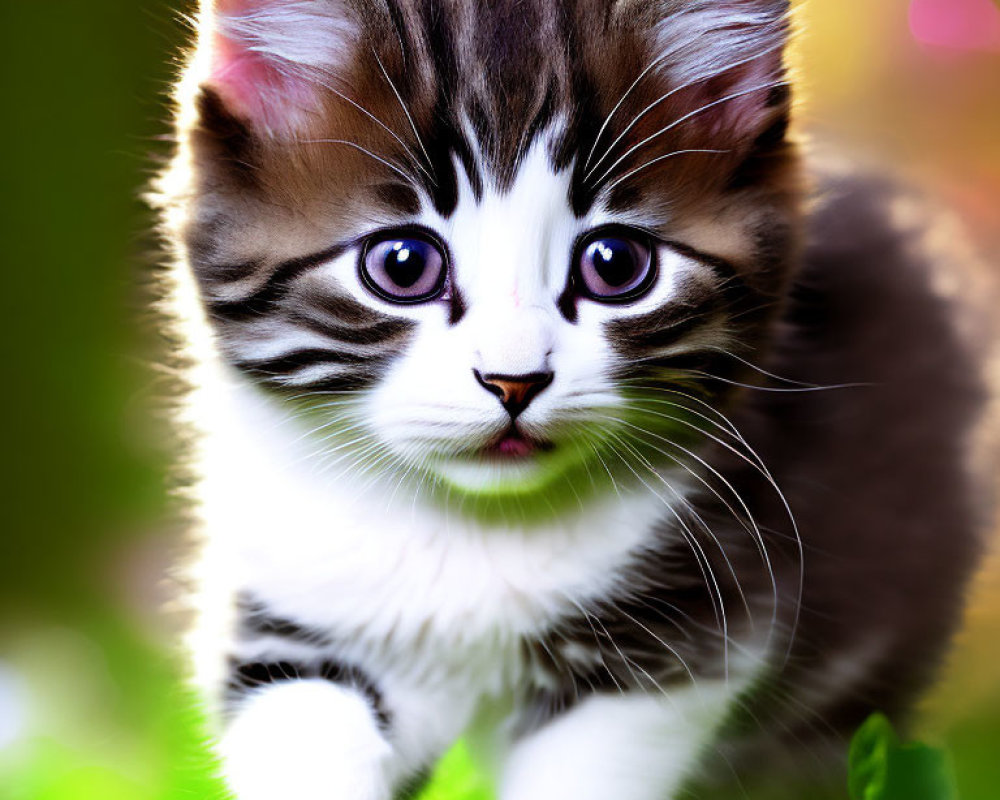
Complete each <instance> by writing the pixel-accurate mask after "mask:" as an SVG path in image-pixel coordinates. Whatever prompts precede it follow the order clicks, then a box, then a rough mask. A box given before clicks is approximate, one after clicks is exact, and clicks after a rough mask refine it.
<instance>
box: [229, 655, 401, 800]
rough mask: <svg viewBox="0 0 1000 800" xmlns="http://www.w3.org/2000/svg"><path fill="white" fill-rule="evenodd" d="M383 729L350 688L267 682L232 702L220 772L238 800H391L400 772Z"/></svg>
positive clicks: (367, 701) (313, 681) (320, 681)
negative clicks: (395, 780)
mask: <svg viewBox="0 0 1000 800" xmlns="http://www.w3.org/2000/svg"><path fill="white" fill-rule="evenodd" d="M263 666H264V665H262V667H263ZM266 666H273V667H274V668H275V669H277V670H280V671H285V672H287V671H288V667H289V666H291V665H287V664H284V665H283V664H277V665H266ZM289 677H292V676H289ZM387 724H388V722H387V720H386V718H385V716H384V715H383V714H381V713H380V711H379V709H377V708H376V707H375V704H374V703H373V702H372V698H371V697H370V696H366V694H365V693H364V692H363V691H362V690H361V689H359V688H358V687H357V686H352V685H350V684H349V683H340V682H335V681H330V680H326V679H324V678H305V679H298V678H294V679H290V680H278V681H274V682H268V683H266V684H265V685H262V686H260V687H258V688H255V689H252V690H251V691H249V692H247V693H245V694H244V695H243V696H242V697H240V699H239V700H238V701H237V702H236V704H235V706H234V713H233V716H232V718H231V720H230V722H229V724H228V725H227V728H226V730H225V733H224V734H223V736H222V738H221V741H220V744H219V753H220V756H221V758H222V767H223V772H224V775H225V777H226V780H227V782H228V785H229V787H230V788H231V790H232V791H233V792H234V794H235V796H236V798H238V800H286V798H287V799H288V800H388V798H390V797H391V794H392V784H393V776H394V775H398V773H399V766H398V764H397V763H395V761H396V760H395V757H394V752H393V748H392V746H391V744H390V742H389V739H388V736H387V731H386V725H387Z"/></svg>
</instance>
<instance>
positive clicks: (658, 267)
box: [159, 0, 983, 800]
mask: <svg viewBox="0 0 1000 800" xmlns="http://www.w3.org/2000/svg"><path fill="white" fill-rule="evenodd" d="M197 28H198V37H197V46H196V48H195V50H194V52H193V54H192V56H191V58H190V60H189V63H188V65H187V68H186V69H185V71H184V76H183V79H182V81H181V84H180V87H179V91H178V99H179V118H178V130H179V136H180V138H179V141H180V144H179V149H178V152H177V155H176V158H175V160H174V162H173V165H172V167H171V168H170V169H169V170H168V171H167V172H166V174H165V175H164V176H163V178H162V180H161V184H160V198H159V203H160V204H161V207H162V209H163V215H164V221H165V229H166V231H167V234H168V236H169V237H170V239H171V241H172V243H173V245H174V246H175V247H176V251H177V254H178V264H177V268H176V270H175V271H174V274H173V277H174V292H173V302H174V307H175V309H176V313H177V315H178V319H179V322H180V324H181V327H182V329H183V331H184V332H185V335H186V337H187V338H186V343H187V353H188V355H189V356H190V357H191V359H192V361H193V366H192V370H191V372H192V385H193V390H192V392H191V395H190V397H189V402H188V404H187V406H186V409H187V413H188V421H189V422H190V423H191V424H192V425H194V426H195V428H196V429H197V431H198V434H199V438H198V444H197V446H196V462H195V463H196V466H197V471H198V474H199V480H198V498H199V506H198V507H199V512H200V515H201V518H202V522H203V525H202V532H203V546H202V553H201V557H200V561H199V566H198V567H197V569H196V570H195V572H196V577H197V580H198V583H199V586H200V599H199V603H200V610H201V622H200V624H199V626H198V629H197V631H196V632H195V634H194V635H193V637H192V652H193V654H194V658H195V661H196V667H197V678H198V680H199V681H200V683H201V685H202V686H203V687H204V688H205V692H206V698H207V699H208V700H209V701H210V702H212V703H213V705H214V707H215V708H216V712H217V719H218V720H219V727H220V730H219V745H218V746H219V752H220V754H221V757H222V764H223V769H224V773H225V776H226V779H227V780H228V782H229V785H230V786H231V787H232V790H233V792H234V794H235V795H236V797H238V798H239V799H240V800H270V799H271V798H297V799H304V798H330V799H331V800H340V799H344V800H346V798H352V800H388V798H392V797H394V796H402V795H403V794H404V793H405V792H407V791H409V790H411V789H412V788H413V787H414V786H417V785H418V784H419V781H420V778H421V776H423V775H426V773H427V772H428V770H429V769H431V768H432V767H433V765H434V763H435V761H436V760H437V759H438V758H439V757H440V756H441V754H442V753H443V752H445V751H446V750H447V749H448V748H449V747H450V746H451V745H452V743H454V742H455V741H456V740H457V739H458V738H459V737H464V738H465V739H466V741H467V742H468V743H469V746H470V748H471V749H472V751H473V752H474V753H475V754H476V755H477V756H478V757H479V759H480V760H481V762H482V763H483V765H484V768H485V769H486V770H487V771H488V772H489V773H490V774H492V775H493V776H494V777H495V780H496V783H497V787H498V793H499V797H500V798H504V799H508V798H516V799H517V800H534V799H535V798H537V799H538V800H541V799H542V798H546V799H547V800H551V799H552V798H563V797H565V798H574V799H575V800H586V799H587V798H594V799H595V800H596V798H619V799H621V800H647V799H648V800H662V799H663V798H667V797H676V796H678V792H680V791H681V786H682V784H683V782H684V781H685V780H688V779H690V778H694V777H697V776H698V775H699V774H701V775H702V777H705V776H706V775H708V777H711V774H709V773H715V772H718V774H722V775H723V780H722V782H723V783H724V782H725V780H724V777H725V775H726V774H729V775H733V774H734V773H735V774H736V775H742V776H745V775H747V774H749V772H751V771H752V769H751V768H752V767H753V766H761V765H762V764H768V765H770V766H772V767H774V766H775V765H776V764H779V763H782V762H781V760H780V754H782V753H784V754H785V755H786V758H787V761H788V762H789V763H794V764H796V765H798V766H801V765H802V763H803V761H805V760H807V758H813V757H814V756H815V754H816V753H817V752H820V755H821V758H823V759H825V758H826V756H827V755H828V754H829V755H830V756H831V758H832V762H833V763H834V764H836V763H838V759H840V758H842V754H843V753H842V751H843V738H842V737H843V736H844V735H846V734H849V733H850V732H851V731H852V730H853V728H854V727H856V726H857V725H858V724H859V723H860V722H861V721H862V720H863V719H864V717H865V716H866V715H867V714H868V713H870V711H872V710H873V709H880V710H882V711H885V712H887V713H889V714H890V715H894V716H898V715H900V714H902V713H903V711H904V709H905V708H906V706H907V703H908V702H909V701H910V700H911V699H912V697H913V695H914V693H915V692H916V691H917V690H918V689H919V688H920V687H921V686H922V685H923V684H924V683H925V682H926V681H927V680H928V678H929V677H930V675H931V674H932V671H933V668H934V666H935V663H936V660H937V658H938V654H939V651H940V649H941V647H942V645H943V643H944V642H945V640H946V639H947V637H948V635H949V632H950V631H951V630H952V628H953V626H954V624H955V621H956V618H957V615H958V612H959V608H960V600H961V594H962V587H963V583H964V581H965V579H966V576H967V575H968V573H969V571H970V569H971V568H972V565H973V563H974V560H975V556H976V553H977V550H978V544H977V530H978V527H977V526H978V520H977V518H976V512H977V506H976V505H974V502H973V501H974V497H975V492H974V485H973V484H974V481H973V477H972V473H971V472H970V466H969V465H970V463H971V461H970V458H971V450H970V448H969V446H968V443H969V441H970V434H971V431H972V428H973V424H974V422H975V420H976V418H977V415H978V413H979V409H980V406H981V404H982V401H983V389H982V387H981V386H980V383H979V379H978V378H977V374H978V371H977V366H976V363H975V361H974V358H975V354H974V353H973V352H972V351H971V349H970V348H969V347H968V346H967V345H966V344H965V343H964V340H963V339H961V337H960V336H959V333H958V331H957V329H956V327H955V325H954V324H953V319H954V313H953V310H952V309H951V307H950V305H949V303H948V302H946V300H945V299H944V297H943V294H942V292H941V291H940V290H939V288H937V287H939V285H940V281H939V280H938V279H937V278H936V277H935V276H936V275H937V274H938V273H937V272H935V270H936V269H938V267H937V265H936V262H934V261H933V260H932V259H929V258H928V257H926V256H925V255H924V253H923V252H922V251H921V249H920V248H919V247H918V246H917V240H918V238H919V236H920V234H921V231H920V230H919V223H916V222H907V216H906V214H905V213H904V212H905V211H906V206H905V202H906V201H905V200H903V199H901V198H899V197H898V196H896V195H895V194H894V191H893V190H892V188H891V187H889V186H887V185H885V184H883V183H880V182H878V181H875V180H869V179H860V178H851V177H849V176H848V175H845V174H840V175H838V174H831V175H829V176H828V177H826V178H817V177H816V176H817V175H818V172H821V171H822V170H819V171H818V170H817V169H816V168H814V167H809V168H808V169H807V168H805V167H804V166H803V164H802V163H801V158H800V154H799V151H798V148H797V147H796V146H795V144H794V143H792V142H791V141H790V140H789V137H788V123H789V116H790V104H791V92H790V90H789V82H788V77H787V74H786V71H785V67H784V61H783V49H784V46H785V44H786V40H787V36H788V28H789V23H788V4H787V2H784V0H519V1H518V2H514V0H495V1H491V2H485V1H484V2H473V0H217V1H216V2H214V3H208V2H206V3H204V4H203V7H202V9H201V12H200V14H199V16H198V19H197ZM807 176H808V177H807ZM813 180H819V181H821V184H820V185H821V186H822V191H821V192H820V193H818V195H817V197H818V200H817V201H816V202H815V203H813V205H812V206H809V205H807V202H806V198H807V190H806V186H807V185H809V183H810V181H813ZM806 750H808V751H809V753H810V754H811V755H809V756H808V757H805V756H803V753H804V752H805V751H806ZM720 755H721V757H722V758H723V759H725V762H726V763H728V764H729V765H730V766H732V768H733V772H729V773H727V772H726V770H727V769H728V767H724V768H723V769H722V770H721V772H719V771H716V770H708V769H707V768H706V767H705V766H704V765H706V764H708V763H710V762H709V761H706V759H711V758H713V757H718V756H720ZM700 765H701V769H700V770H699V766H700ZM732 780H733V781H734V782H735V781H736V780H737V779H736V778H735V777H734V778H732Z"/></svg>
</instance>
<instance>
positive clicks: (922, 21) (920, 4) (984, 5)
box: [910, 0, 1000, 50]
mask: <svg viewBox="0 0 1000 800" xmlns="http://www.w3.org/2000/svg"><path fill="white" fill-rule="evenodd" d="M910 31H911V32H912V33H913V36H914V38H916V39H917V41H920V42H923V43H925V44H930V45H936V46H938V47H948V48H952V49H956V50H1000V5H998V4H997V3H996V0H912V2H911V3H910Z"/></svg>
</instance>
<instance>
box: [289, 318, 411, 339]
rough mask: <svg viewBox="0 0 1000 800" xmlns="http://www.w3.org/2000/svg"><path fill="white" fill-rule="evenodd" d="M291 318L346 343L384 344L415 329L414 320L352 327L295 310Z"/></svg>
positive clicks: (310, 328) (307, 327)
mask: <svg viewBox="0 0 1000 800" xmlns="http://www.w3.org/2000/svg"><path fill="white" fill-rule="evenodd" d="M290 319H291V321H293V322H297V323H299V324H300V325H302V327H304V328H306V329H308V330H310V331H313V332H314V333H318V334H320V335H321V336H324V337H326V338H328V339H336V340H337V341H338V342H343V343H344V344H359V345H378V344H384V343H386V342H389V341H391V340H393V339H396V338H398V337H400V336H402V335H403V334H405V333H408V332H409V331H411V330H412V329H413V323H412V322H408V321H404V320H395V319H393V320H390V319H387V320H385V321H384V322H376V323H375V324H374V325H364V326H362V327H358V328H351V327H347V326H345V325H338V324H335V323H331V322H327V321H325V320H323V319H320V318H317V317H314V316H312V315H311V314H309V313H307V312H302V311H295V312H293V313H292V315H291V318H290Z"/></svg>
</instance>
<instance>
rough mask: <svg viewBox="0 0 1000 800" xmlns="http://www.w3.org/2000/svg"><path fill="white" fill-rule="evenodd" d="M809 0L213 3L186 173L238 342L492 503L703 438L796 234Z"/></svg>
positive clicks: (359, 436)
mask: <svg viewBox="0 0 1000 800" xmlns="http://www.w3.org/2000/svg"><path fill="white" fill-rule="evenodd" d="M787 5H788V4H787V2H786V0H490V2H485V0H484V1H483V2H473V1H472V0H217V1H216V2H214V3H206V4H205V6H204V8H203V10H202V13H201V17H200V30H199V41H198V47H197V51H196V54H195V56H194V58H193V60H192V63H191V65H190V67H189V69H188V72H187V76H186V79H185V83H184V86H185V87H186V88H185V89H183V90H182V104H183V105H182V113H181V131H182V148H181V152H180V154H179V156H178V158H177V162H176V164H175V169H174V170H173V171H172V172H171V176H170V179H169V180H168V181H166V185H167V186H168V187H170V188H169V189H168V194H169V195H170V196H169V197H168V200H169V203H170V206H171V207H172V208H173V215H172V218H173V219H174V220H177V222H176V225H175V227H176V233H177V235H178V238H180V239H181V240H182V241H183V242H184V244H185V246H186V248H185V249H186V253H187V255H188V260H189V261H190V264H191V267H192V268H193V270H194V273H195V275H196V277H197V279H198V284H199V286H200V289H201V293H202V297H203V300H204V303H205V305H206V307H207V309H208V313H209V317H210V319H211V322H212V324H213V326H214V329H215V331H216V333H217V336H218V342H219V344H220V347H221V350H222V352H223V353H224V355H225V357H226V359H227V360H228V361H229V362H230V363H231V364H232V365H234V366H235V368H237V369H238V370H240V371H242V372H243V373H244V374H245V375H247V376H249V377H250V378H251V379H252V380H254V381H256V382H258V383H259V385H260V386H261V387H267V388H268V389H270V390H273V391H275V392H277V393H278V394H279V396H282V397H283V398H284V399H283V400H282V402H287V403H289V404H290V405H294V406H295V407H296V413H299V412H300V410H301V406H303V405H305V406H306V407H307V408H308V409H310V410H311V413H312V414H314V415H319V416H321V417H323V418H325V416H324V415H326V416H328V417H329V420H330V423H331V425H332V426H333V427H334V428H338V426H339V432H337V433H336V435H335V436H334V437H333V439H331V440H330V441H331V442H334V443H336V446H337V447H341V448H345V449H346V451H347V452H353V453H354V454H355V456H356V460H354V461H352V462H351V463H359V462H360V461H362V460H364V459H365V458H367V457H371V458H378V459H380V460H381V461H384V462H386V463H391V464H394V465H396V466H397V467H398V468H399V471H403V470H409V471H410V474H411V475H414V476H417V479H418V480H424V481H425V483H426V484H427V485H428V486H433V487H446V491H445V492H444V493H443V494H446V495H448V496H450V497H463V502H464V503H465V507H467V508H471V509H476V508H478V509H479V510H480V511H482V510H483V509H485V508H487V507H493V506H491V505H490V504H491V503H493V504H495V507H496V508H497V509H503V508H505V507H508V506H512V505H516V507H518V508H520V509H531V508H532V507H536V508H539V509H540V508H549V507H558V505H559V503H560V502H561V498H564V497H569V498H570V499H571V500H572V502H574V503H575V502H576V499H577V497H578V496H580V495H582V494H583V493H584V492H585V491H590V490H591V489H592V488H600V487H601V485H602V483H603V481H605V480H608V481H610V480H614V479H619V480H624V481H628V480H630V479H636V480H640V481H641V480H643V473H644V472H648V469H649V468H650V467H652V466H655V465H658V464H666V463H671V461H676V460H678V459H680V460H683V457H682V453H683V452H685V451H686V449H685V446H684V442H685V440H686V439H688V438H690V437H689V433H690V432H692V431H695V430H696V429H698V428H702V427H705V426H706V425H710V424H712V420H713V419H714V417H713V415H714V413H715V409H718V408H720V407H721V406H722V404H723V403H724V402H725V398H726V395H727V392H726V391H725V387H726V386H728V385H729V384H728V383H726V382H725V379H727V376H728V377H731V376H732V375H733V374H734V370H735V369H736V367H738V365H739V364H740V359H739V358H737V356H738V355H739V354H743V357H746V355H747V354H748V353H749V352H750V351H751V349H752V348H753V347H755V346H757V345H758V344H759V343H761V342H762V341H763V340H764V339H765V338H766V327H767V324H768V321H769V319H770V317H771V315H772V312H773V308H774V306H775V304H776V302H777V301H778V300H779V299H780V297H781V294H782V291H783V289H784V285H785V282H786V279H787V272H788V266H789V263H790V262H791V260H792V258H791V250H792V249H793V248H794V245H795V239H796V234H797V229H798V222H797V212H798V189H797V181H796V177H795V175H796V169H795V155H794V151H793V149H792V148H791V147H790V146H789V145H788V144H787V142H786V128H787V122H788V113H789V107H788V104H789V92H788V91H787V86H786V83H785V73H784V68H783V47H784V44H785V39H786V34H787V10H788V9H787ZM709 376H715V378H711V377H709ZM719 378H721V379H723V380H722V381H720V380H718V379H719ZM706 403H707V404H708V405H706ZM349 461H350V460H349ZM611 476H613V478H612V477H611ZM470 501H471V502H470Z"/></svg>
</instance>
